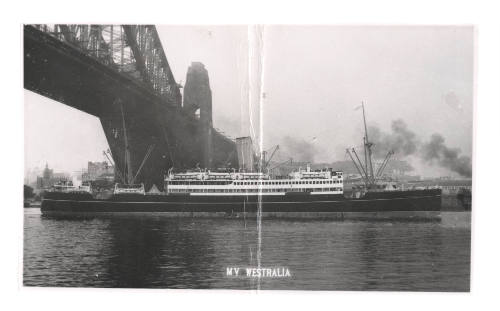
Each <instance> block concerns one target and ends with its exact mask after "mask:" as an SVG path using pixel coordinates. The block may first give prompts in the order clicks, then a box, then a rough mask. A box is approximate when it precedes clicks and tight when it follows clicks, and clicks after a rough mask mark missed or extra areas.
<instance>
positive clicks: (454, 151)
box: [421, 134, 472, 177]
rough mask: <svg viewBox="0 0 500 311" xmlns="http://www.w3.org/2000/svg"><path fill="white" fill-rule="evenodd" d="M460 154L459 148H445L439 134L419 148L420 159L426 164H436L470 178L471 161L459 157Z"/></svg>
mask: <svg viewBox="0 0 500 311" xmlns="http://www.w3.org/2000/svg"><path fill="white" fill-rule="evenodd" d="M460 152H461V151H460V149H459V148H449V147H447V146H446V145H445V143H444V138H443V136H441V135H439V134H433V135H432V136H431V139H430V141H429V142H428V143H425V144H424V145H422V148H421V155H422V158H423V159H424V161H426V162H427V163H430V164H434V163H437V164H439V165H440V166H442V167H445V168H447V169H450V170H452V171H453V172H457V173H458V174H460V175H462V176H465V177H471V176H472V163H471V159H470V158H469V157H467V156H463V155H462V156H461V155H460Z"/></svg>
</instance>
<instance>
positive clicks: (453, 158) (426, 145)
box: [368, 119, 472, 177]
mask: <svg viewBox="0 0 500 311" xmlns="http://www.w3.org/2000/svg"><path fill="white" fill-rule="evenodd" d="M368 134H369V135H370V136H369V139H370V142H372V143H373V144H374V146H373V155H374V157H376V158H381V157H384V156H385V155H386V154H387V152H388V151H389V150H393V151H394V152H395V154H396V155H397V156H402V157H405V156H416V157H418V158H420V159H422V160H423V161H424V162H425V163H427V164H431V165H436V164H437V165H439V166H441V167H444V168H447V169H449V170H451V171H453V172H456V173H458V174H460V175H461V176H464V177H471V176H472V163H471V159H470V157H467V156H464V155H460V153H461V150H460V149H459V148H449V147H447V146H446V144H445V139H444V138H443V136H442V135H440V134H433V135H432V136H431V137H430V140H429V141H427V142H422V141H421V140H420V139H419V137H418V136H417V135H416V134H415V133H414V132H413V131H411V130H410V129H408V126H407V124H406V123H405V122H404V121H403V120H401V119H398V120H394V121H392V124H391V133H384V132H382V131H381V130H380V129H379V128H378V127H376V126H370V128H369V133H368Z"/></svg>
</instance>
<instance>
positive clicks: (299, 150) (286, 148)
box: [280, 136, 319, 163]
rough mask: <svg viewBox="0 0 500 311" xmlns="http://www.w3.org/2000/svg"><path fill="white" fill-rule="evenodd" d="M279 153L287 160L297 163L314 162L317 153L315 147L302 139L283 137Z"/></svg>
mask: <svg viewBox="0 0 500 311" xmlns="http://www.w3.org/2000/svg"><path fill="white" fill-rule="evenodd" d="M280 152H281V153H282V155H285V156H286V157H287V158H293V160H294V161H298V162H311V163H312V162H314V156H315V155H316V154H318V153H319V151H318V150H317V148H316V146H315V145H314V144H313V143H312V142H309V141H306V140H304V139H297V138H293V137H291V136H285V137H284V138H283V143H282V144H281V145H280Z"/></svg>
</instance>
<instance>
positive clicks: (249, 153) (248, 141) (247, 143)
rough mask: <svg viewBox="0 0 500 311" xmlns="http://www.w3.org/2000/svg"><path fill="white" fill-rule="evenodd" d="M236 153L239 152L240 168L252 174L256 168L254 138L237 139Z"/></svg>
mask: <svg viewBox="0 0 500 311" xmlns="http://www.w3.org/2000/svg"><path fill="white" fill-rule="evenodd" d="M236 151H237V152H238V166H239V168H240V169H244V170H245V171H247V172H252V171H253V168H254V158H253V145H252V138H250V137H238V138H236Z"/></svg>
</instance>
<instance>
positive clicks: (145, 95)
mask: <svg viewBox="0 0 500 311" xmlns="http://www.w3.org/2000/svg"><path fill="white" fill-rule="evenodd" d="M24 88H25V89H27V90H30V91H33V92H36V93H38V94H40V95H43V96H46V97H48V98H51V99H53V100H56V101H58V102H61V103H63V104H66V105H68V106H71V107H73V108H76V109H79V110H81V111H83V112H86V113H89V114H91V115H94V116H96V117H98V118H99V119H100V121H101V124H102V127H103V129H104V133H105V135H106V138H107V141H108V144H109V146H110V149H111V152H112V156H113V161H114V162H115V165H116V169H117V170H118V171H119V172H122V175H123V174H124V172H125V167H126V160H125V145H126V144H125V139H124V136H125V135H127V137H128V139H127V141H128V144H129V150H130V158H131V159H130V162H129V163H131V168H132V172H133V174H135V173H136V172H137V170H138V168H139V167H140V166H141V163H142V162H143V159H144V157H145V155H146V153H147V151H148V149H149V148H150V146H152V145H154V149H153V151H152V153H151V155H150V156H149V158H148V160H147V161H146V162H145V163H144V165H143V168H142V170H141V172H140V173H139V174H138V176H137V179H136V182H144V183H145V185H146V188H147V189H148V188H149V187H151V186H152V185H153V184H155V185H157V187H158V188H160V189H162V188H163V177H164V174H165V173H166V172H167V170H168V169H169V168H170V167H176V168H192V167H195V166H196V165H197V164H199V165H200V166H201V167H203V164H205V165H206V163H210V164H211V166H213V167H217V166H220V165H223V164H224V162H226V161H227V160H228V159H229V162H231V163H233V164H236V163H237V159H236V152H234V150H235V144H234V142H233V141H231V140H230V139H228V138H227V137H225V136H223V135H222V134H220V133H218V132H217V131H215V130H213V128H211V126H210V129H208V130H209V131H210V132H211V135H204V133H206V131H207V129H206V128H205V129H204V128H203V126H202V122H200V120H199V119H197V118H196V117H195V116H194V115H193V114H190V113H188V112H187V111H185V110H184V109H183V108H182V107H181V105H180V101H181V99H180V92H179V96H178V97H177V98H174V100H165V98H163V97H161V96H159V95H157V94H156V93H155V92H154V91H153V90H152V89H151V88H150V87H148V85H146V84H145V83H143V82H142V81H141V80H139V79H134V78H133V77H131V76H128V75H126V74H123V73H122V72H120V71H118V70H117V69H116V68H113V66H109V65H106V64H104V63H103V62H100V61H99V60H97V59H95V58H93V57H91V56H89V55H88V54H86V53H84V52H83V51H81V50H79V49H78V48H76V47H75V46H73V45H71V44H68V43H67V42H64V41H62V40H59V39H57V38H55V37H54V36H51V35H49V34H47V33H44V32H43V31H40V30H39V29H37V28H36V27H33V26H29V25H26V26H25V27H24ZM210 103H211V101H210ZM210 110H211V109H210ZM210 119H211V116H210ZM75 126H78V124H75ZM207 137H211V139H212V140H211V142H212V144H211V145H212V148H211V149H212V150H214V151H213V152H212V154H210V155H207V154H204V148H203V146H205V145H206V142H204V141H203V138H205V139H206V138H207ZM61 152H65V151H64V150H61ZM206 157H210V161H207V159H206Z"/></svg>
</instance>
